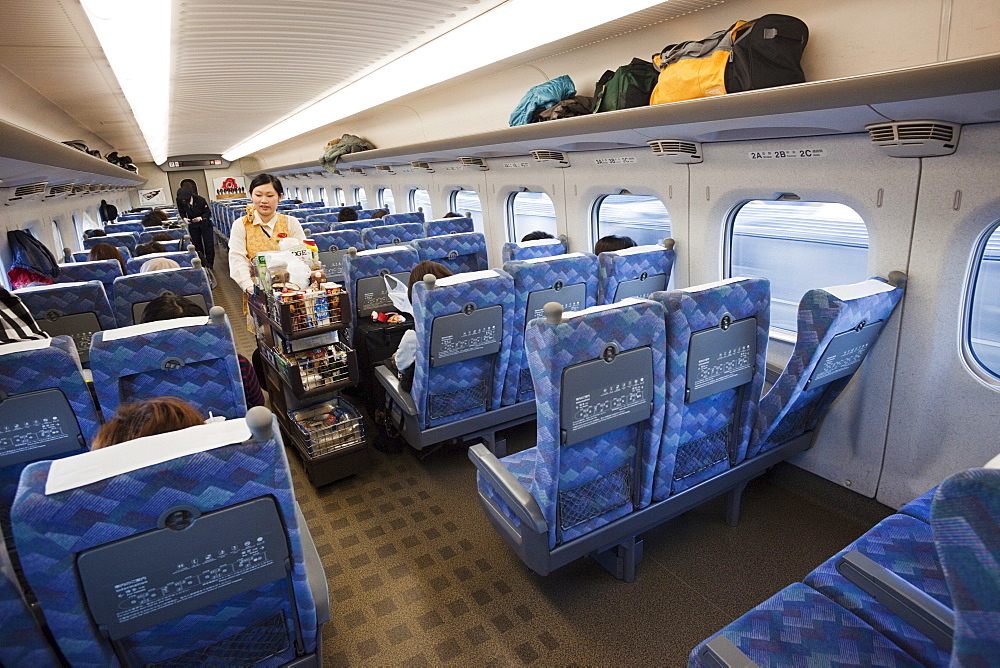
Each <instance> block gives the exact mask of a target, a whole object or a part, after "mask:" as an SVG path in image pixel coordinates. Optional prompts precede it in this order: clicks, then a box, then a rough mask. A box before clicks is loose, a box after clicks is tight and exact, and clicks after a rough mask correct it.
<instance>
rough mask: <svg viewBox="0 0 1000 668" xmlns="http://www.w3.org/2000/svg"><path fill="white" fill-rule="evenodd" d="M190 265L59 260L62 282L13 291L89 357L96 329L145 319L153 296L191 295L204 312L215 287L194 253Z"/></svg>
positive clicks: (45, 325)
mask: <svg viewBox="0 0 1000 668" xmlns="http://www.w3.org/2000/svg"><path fill="white" fill-rule="evenodd" d="M149 257H151V256H143V257H142V258H139V259H143V258H149ZM189 265H191V266H189V267H182V268H180V269H166V270H162V271H153V272H147V273H144V274H132V275H128V276H122V275H121V267H120V266H119V264H118V262H117V260H98V261H94V262H78V263H70V264H61V265H59V267H60V274H59V276H58V278H57V279H56V280H57V281H59V282H57V283H53V284H52V285H45V286H38V287H32V288H23V289H21V290H16V291H14V294H16V295H17V296H18V297H20V298H21V301H23V302H24V305H25V307H26V308H27V309H28V311H29V312H30V313H31V315H32V317H34V318H35V320H36V321H37V322H38V324H39V326H40V327H41V328H42V330H43V331H45V332H46V333H48V334H50V335H52V336H57V335H67V336H70V337H72V339H73V340H74V341H75V343H76V348H77V350H78V351H79V353H80V356H81V357H82V359H83V361H84V362H87V361H88V358H89V350H90V341H91V337H93V336H94V334H96V333H97V332H100V331H102V330H108V329H114V328H115V327H126V326H129V325H136V324H139V323H141V322H142V320H143V315H144V313H145V309H146V306H147V305H148V304H149V302H151V301H152V300H153V299H156V298H157V297H159V296H160V295H161V294H163V293H164V292H166V291H170V292H173V293H174V294H175V295H178V296H181V297H187V298H188V299H190V300H192V301H193V302H195V303H196V304H198V305H199V306H201V307H202V308H203V309H204V310H205V311H206V312H207V311H208V310H209V309H211V308H212V306H213V300H212V291H211V289H210V288H209V283H208V277H207V275H206V274H205V271H204V270H203V269H202V268H201V261H200V260H199V259H198V257H197V256H194V257H193V258H189ZM64 281H65V282H64Z"/></svg>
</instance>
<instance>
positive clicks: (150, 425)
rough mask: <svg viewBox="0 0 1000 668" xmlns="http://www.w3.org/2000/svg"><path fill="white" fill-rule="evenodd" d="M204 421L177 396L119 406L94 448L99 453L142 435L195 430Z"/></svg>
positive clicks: (95, 441)
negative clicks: (103, 449)
mask: <svg viewBox="0 0 1000 668" xmlns="http://www.w3.org/2000/svg"><path fill="white" fill-rule="evenodd" d="M204 423H205V418H204V417H203V416H202V414H201V413H199V412H198V411H197V410H196V409H195V407H194V406H192V405H191V404H189V403H188V402H186V401H184V400H183V399H178V398H177V397H157V398H155V399H148V400H146V401H139V402H136V403H131V404H121V405H120V406H118V410H117V412H115V416H114V417H113V418H111V419H110V420H108V421H107V422H105V423H104V426H102V427H101V428H100V430H99V431H98V432H97V436H95V437H94V442H93V445H92V446H91V448H92V449H93V450H98V449H100V448H106V447H108V446H109V445H117V444H118V443H124V442H125V441H131V440H132V439H135V438H141V437H143V436H153V435H154V434H165V433H167V432H170V431H177V430H178V429H187V428H188V427H196V426H198V425H200V424H204Z"/></svg>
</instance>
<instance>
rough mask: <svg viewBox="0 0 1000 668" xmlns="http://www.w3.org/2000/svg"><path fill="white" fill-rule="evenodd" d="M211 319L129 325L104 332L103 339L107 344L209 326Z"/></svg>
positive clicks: (181, 319)
mask: <svg viewBox="0 0 1000 668" xmlns="http://www.w3.org/2000/svg"><path fill="white" fill-rule="evenodd" d="M209 322H211V319H210V318H208V317H207V316H204V315H196V316H192V317H190V318H171V319H170V320H157V321H155V322H147V323H145V324H141V325H129V326H128V327H119V328H117V329H106V330H104V332H103V334H102V337H103V339H104V341H105V342H108V341H117V340H118V339H127V338H128V337H130V336H136V335H138V334H152V333H153V332H165V331H167V330H168V329H178V328H180V327H199V326H201V325H207V324H208V323H209Z"/></svg>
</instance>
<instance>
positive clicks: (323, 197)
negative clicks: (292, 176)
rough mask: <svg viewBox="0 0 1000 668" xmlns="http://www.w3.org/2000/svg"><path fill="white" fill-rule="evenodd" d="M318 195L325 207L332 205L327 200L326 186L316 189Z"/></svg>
mask: <svg viewBox="0 0 1000 668" xmlns="http://www.w3.org/2000/svg"><path fill="white" fill-rule="evenodd" d="M316 195H317V196H318V197H319V201H321V202H323V204H324V205H325V206H329V205H330V201H329V200H328V199H327V198H326V186H318V187H317V188H316Z"/></svg>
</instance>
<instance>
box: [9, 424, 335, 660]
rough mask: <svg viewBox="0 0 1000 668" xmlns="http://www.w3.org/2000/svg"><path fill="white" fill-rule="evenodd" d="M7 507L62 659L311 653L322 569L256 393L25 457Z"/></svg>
mask: <svg viewBox="0 0 1000 668" xmlns="http://www.w3.org/2000/svg"><path fill="white" fill-rule="evenodd" d="M123 455H128V456H127V457H123ZM12 521H13V523H14V536H15V539H16V540H17V543H18V549H19V551H20V552H21V554H22V563H23V564H24V575H25V577H26V579H27V581H28V584H29V586H30V587H31V589H32V591H33V593H34V594H35V596H36V597H37V600H38V603H39V605H40V607H41V609H42V611H43V613H44V614H45V617H46V619H47V620H48V623H49V628H50V630H51V632H52V635H53V637H54V639H55V641H56V643H57V645H58V646H59V648H60V649H61V650H62V652H63V654H64V655H65V657H66V659H67V661H68V662H69V663H70V664H71V665H94V666H96V665H103V666H111V665H206V664H209V663H213V664H217V665H258V666H277V665H319V652H320V651H321V647H322V643H321V640H322V635H321V629H322V625H323V623H325V622H326V621H327V620H328V619H329V593H328V589H327V584H326V575H325V573H324V572H323V568H322V564H321V562H320V561H319V555H318V554H317V552H316V549H315V544H314V543H313V541H312V537H311V536H310V535H309V530H308V527H307V526H306V524H305V521H304V519H303V517H302V515H301V513H300V511H299V510H298V508H297V506H296V502H295V497H294V493H293V488H292V481H291V475H290V473H289V468H288V461H287V459H286V457H285V452H284V447H283V445H282V444H281V442H280V440H278V438H277V436H276V435H275V434H273V432H272V431H271V415H270V413H268V411H267V410H266V409H264V408H260V407H258V408H255V409H254V410H252V411H251V412H250V413H248V414H247V417H246V418H245V419H244V418H239V419H234V420H228V421H226V422H221V423H214V424H206V425H199V426H196V427H191V428H189V429H186V430H182V431H179V432H171V433H167V434H160V435H156V436H149V437H145V438H140V439H137V440H134V441H129V442H126V443H121V444H118V445H115V446H111V447H108V448H103V449H100V450H94V451H92V452H88V453H84V454H82V455H79V456H77V457H71V458H67V459H63V460H59V461H56V462H50V461H44V462H37V463H34V464H31V465H29V466H28V467H27V468H26V470H25V472H24V475H23V478H22V484H21V487H20V488H19V490H18V496H17V499H16V500H15V502H14V507H13V509H12ZM95 527H100V530H95Z"/></svg>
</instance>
